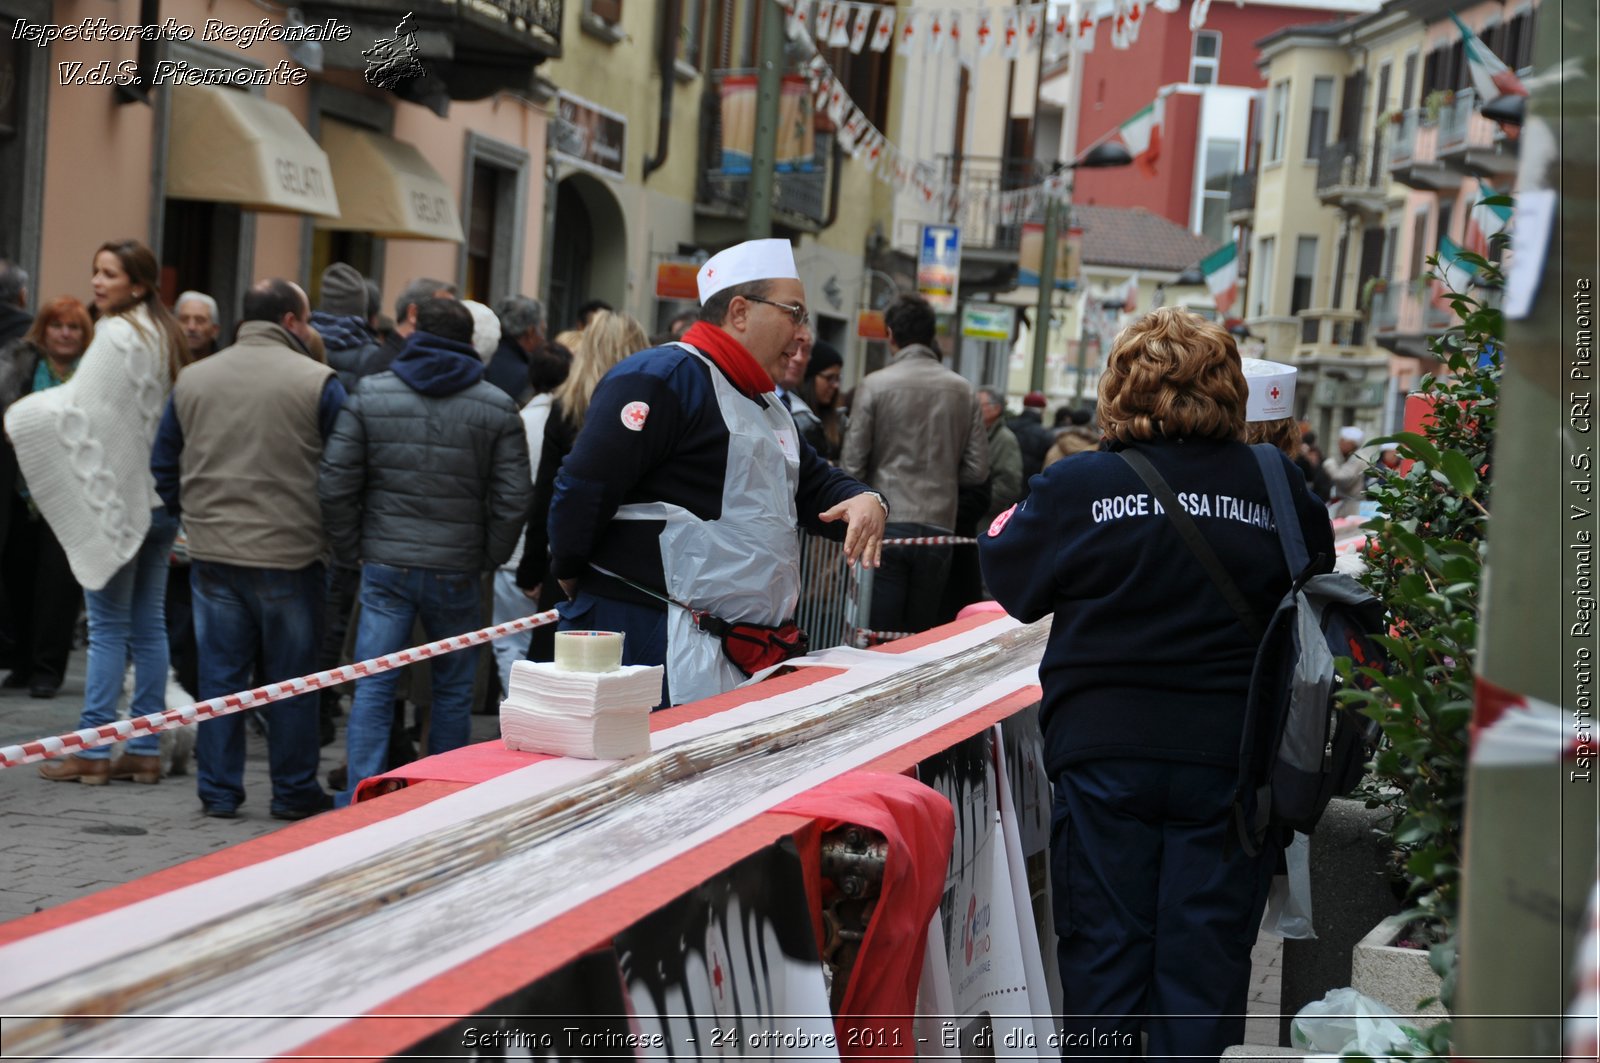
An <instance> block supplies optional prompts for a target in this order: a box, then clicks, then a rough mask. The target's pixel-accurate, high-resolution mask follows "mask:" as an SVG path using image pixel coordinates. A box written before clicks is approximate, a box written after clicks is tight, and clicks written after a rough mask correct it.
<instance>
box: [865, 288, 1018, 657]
mask: <svg viewBox="0 0 1600 1063" xmlns="http://www.w3.org/2000/svg"><path fill="white" fill-rule="evenodd" d="M883 318H884V324H885V325H886V326H887V327H888V330H889V349H890V350H891V351H892V352H893V357H892V358H891V359H890V361H889V364H888V365H886V366H884V367H883V368H882V369H880V370H878V371H877V372H875V373H869V374H867V376H866V378H865V379H864V380H862V381H861V385H860V386H859V387H858V388H856V394H855V400H854V404H853V405H852V406H851V408H850V427H849V429H848V430H847V431H846V432H845V437H844V452H843V454H842V455H841V456H840V459H839V464H840V467H841V468H843V469H844V471H845V473H846V474H848V475H850V476H853V477H855V478H856V479H857V480H860V481H862V482H863V483H865V484H868V485H869V486H871V487H872V488H873V489H874V490H877V491H880V492H882V493H883V495H884V496H885V497H886V498H887V499H888V500H889V512H890V513H891V514H892V515H893V517H894V519H893V520H891V521H890V522H889V524H888V526H887V527H886V528H885V530H884V538H885V539H897V538H911V537H918V536H937V535H949V534H951V531H952V529H953V528H954V527H955V522H956V504H957V497H956V496H957V491H958V489H959V488H962V487H973V486H976V485H978V484H982V483H984V482H985V481H986V480H987V479H988V478H989V440H988V434H987V433H986V432H985V431H984V427H983V415H982V413H981V412H980V411H979V408H978V399H977V396H976V395H974V394H973V391H972V385H971V384H969V383H967V381H966V380H965V378H963V377H962V376H961V375H960V374H958V373H955V372H952V371H951V370H949V369H946V368H945V367H944V366H943V365H941V364H940V358H939V352H938V351H937V350H935V349H934V346H933V343H934V318H933V308H932V307H931V306H929V305H928V301H927V300H926V299H924V298H922V297H921V296H918V295H902V296H900V297H899V298H898V299H896V300H895V301H894V302H893V303H891V304H890V306H889V308H888V309H887V310H886V311H884V315H883ZM951 549H952V548H951V547H949V546H907V547H892V548H889V549H885V550H884V552H883V565H882V567H881V568H879V569H878V572H877V576H876V578H875V579H874V580H873V585H872V615H871V621H870V623H871V625H872V628H873V629H874V630H876V631H912V632H914V631H924V630H926V629H927V628H930V627H932V626H933V625H934V623H935V621H936V619H937V616H938V609H939V598H940V596H941V595H942V594H943V592H944V583H945V578H946V576H947V575H948V574H949V571H950V551H951Z"/></svg>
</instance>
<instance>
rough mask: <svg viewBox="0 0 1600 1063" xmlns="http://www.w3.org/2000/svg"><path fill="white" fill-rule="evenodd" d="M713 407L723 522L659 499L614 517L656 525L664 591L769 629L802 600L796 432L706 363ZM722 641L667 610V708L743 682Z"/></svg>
mask: <svg viewBox="0 0 1600 1063" xmlns="http://www.w3.org/2000/svg"><path fill="white" fill-rule="evenodd" d="M676 346H679V347H682V348H683V349H684V350H686V351H689V352H690V353H691V354H693V355H694V356H695V357H696V358H699V359H700V360H701V361H702V362H705V363H706V366H707V367H708V368H709V369H710V370H711V385H712V388H713V389H714V390H715V393H716V396H717V406H718V408H719V409H720V410H721V412H722V419H723V421H724V422H725V423H726V424H727V426H728V468H727V473H726V475H725V476H724V477H723V482H722V516H721V518H719V519H717V520H702V519H700V518H699V517H697V516H695V515H694V514H693V513H690V512H689V511H688V510H686V509H684V508H683V507H682V506H676V505H672V504H669V503H665V502H645V503H638V504H633V505H625V506H621V507H619V508H618V509H617V514H616V519H617V520H661V521H665V522H666V524H665V526H664V527H663V529H662V532H661V568H662V571H663V572H664V573H665V575H666V582H667V586H666V591H667V594H668V595H669V596H670V597H672V598H676V599H677V600H678V601H680V602H685V603H687V604H689V605H692V606H694V607H695V608H696V609H700V610H703V611H706V612H709V613H712V614H713V615H715V616H718V617H721V618H722V619H723V620H729V621H742V622H745V623H752V624H765V625H767V626H769V627H776V626H777V625H779V624H781V623H783V622H784V621H785V620H789V619H790V618H792V617H793V616H794V611H795V605H796V603H797V602H798V601H799V599H800V540H799V536H798V533H797V528H798V525H799V520H798V518H797V515H796V511H795V503H794V496H795V491H796V490H797V489H798V488H799V484H800V443H799V433H798V432H797V431H796V430H795V426H794V421H793V420H792V419H791V418H790V417H789V414H788V412H787V411H785V410H784V409H783V407H782V406H779V405H778V404H777V402H776V399H775V397H774V396H772V395H771V394H768V395H766V396H763V397H762V398H761V399H759V400H757V401H756V403H755V404H752V403H751V401H750V400H749V399H747V398H745V397H744V396H743V395H742V394H740V393H739V391H738V390H737V389H736V388H734V386H733V385H732V384H731V383H729V382H728V379H727V377H725V376H724V375H723V374H722V370H720V369H718V368H717V367H716V366H715V365H714V364H713V363H712V362H711V360H710V359H708V358H707V357H706V356H705V355H703V354H701V353H700V352H699V351H697V350H695V349H694V348H693V347H691V346H689V345H688V344H686V343H679V344H676ZM744 678H745V677H744V673H742V672H740V671H739V669H738V668H737V667H735V666H734V664H733V662H732V661H730V660H728V658H727V656H726V655H725V654H724V653H723V652H722V642H721V640H719V639H717V638H716V637H714V636H712V635H708V634H706V633H705V632H704V631H701V630H700V629H699V628H697V627H696V626H695V623H694V617H692V616H691V615H690V614H689V611H688V610H686V609H680V608H679V607H678V606H676V605H669V606H667V681H668V685H669V686H670V687H671V692H672V703H673V704H674V705H682V704H684V703H685V702H690V701H699V700H700V699H702V698H709V697H712V696H714V695H717V694H721V693H723V692H724V691H728V690H732V689H733V688H734V687H736V686H738V685H739V684H740V683H742V682H744Z"/></svg>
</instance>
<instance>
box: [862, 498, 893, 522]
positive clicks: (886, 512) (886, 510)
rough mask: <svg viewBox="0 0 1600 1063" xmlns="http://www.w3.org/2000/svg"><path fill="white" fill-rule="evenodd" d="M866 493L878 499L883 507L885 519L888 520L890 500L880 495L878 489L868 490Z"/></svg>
mask: <svg viewBox="0 0 1600 1063" xmlns="http://www.w3.org/2000/svg"><path fill="white" fill-rule="evenodd" d="M865 493H866V494H869V495H871V496H872V497H873V498H876V499H877V500H878V505H880V506H882V507H883V519H884V520H888V519H889V500H888V499H887V498H884V497H883V496H882V495H880V494H879V493H878V492H876V491H867V492H865Z"/></svg>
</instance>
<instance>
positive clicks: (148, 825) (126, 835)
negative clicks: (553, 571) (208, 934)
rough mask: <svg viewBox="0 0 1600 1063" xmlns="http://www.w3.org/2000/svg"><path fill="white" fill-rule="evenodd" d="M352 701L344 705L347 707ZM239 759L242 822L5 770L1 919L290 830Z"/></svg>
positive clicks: (1257, 991) (54, 723)
mask: <svg viewBox="0 0 1600 1063" xmlns="http://www.w3.org/2000/svg"><path fill="white" fill-rule="evenodd" d="M84 656H85V655H84V652H83V651H82V650H75V651H74V652H73V654H72V660H71V662H70V665H69V667H68V670H67V678H66V681H65V683H63V684H62V687H61V691H60V693H58V694H57V695H56V697H54V698H52V699H35V698H30V697H29V696H28V692H27V691H26V690H23V691H13V690H0V745H14V744H16V743H19V742H27V741H31V740H33V739H35V738H42V737H45V736H48V735H57V734H64V733H66V732H68V731H71V730H74V729H76V727H77V725H78V713H79V711H80V710H81V709H82V707H83V681H84ZM346 703H347V704H348V699H346ZM339 724H340V727H339V738H338V740H337V741H335V742H334V743H333V744H331V745H328V746H324V747H323V749H322V764H321V767H320V769H319V771H318V776H319V778H320V779H321V780H322V782H323V784H324V786H326V782H327V776H328V772H329V771H330V770H332V769H333V768H336V767H338V766H339V765H340V764H342V763H343V762H344V718H343V717H341V718H340V720H339ZM497 733H498V721H497V720H496V719H495V718H494V717H493V716H473V717H472V740H473V741H474V742H482V741H487V740H488V739H490V738H493V737H495V735H496V734H497ZM247 734H248V735H249V739H248V743H247V751H246V755H245V791H246V793H247V794H248V797H247V798H246V802H245V804H244V806H243V807H242V808H241V809H240V813H241V815H240V818H238V819H232V820H226V819H207V818H206V817H205V816H203V815H201V813H200V799H199V798H198V797H197V796H196V794H195V783H194V767H193V765H192V764H191V765H190V768H189V774H188V775H180V776H167V777H164V778H163V779H162V780H161V782H159V783H158V784H156V785H154V786H145V785H139V784H137V783H132V782H120V781H116V782H111V783H109V784H108V785H105V786H83V785H80V784H78V783H59V782H49V781H47V780H45V779H42V778H40V777H39V773H38V770H37V768H36V767H34V766H33V765H24V766H22V767H20V768H5V769H0V851H3V852H4V853H5V854H6V862H5V874H4V875H3V876H0V922H4V921H7V920H11V919H15V918H18V917H20V916H24V915H29V914H31V913H33V912H36V911H41V910H43V909H45V908H51V907H54V906H56V905H58V904H62V903H64V902H66V901H70V900H73V899H75V898H78V897H83V896H86V895H88V894H91V893H95V892H97V891H99V890H102V889H105V888H107V887H109V886H116V885H121V884H122V883H125V882H132V881H133V880H135V879H137V878H140V877H142V876H144V875H148V874H150V873H152V872H155V871H160V870H163V869H165V868H168V867H174V866H176V865H178V864H181V863H184V862H185V861H188V860H192V859H194V858H195V857H198V856H203V855H205V854H206V853H210V852H214V851H216V850H218V849H222V848H225V847H227V846H230V845H234V844H237V843H239V842H243V841H248V840H249V839H251V838H257V837H260V836H261V835H263V834H268V833H271V832H272V831H275V830H277V829H278V828H280V827H284V826H287V825H288V824H286V823H284V822H282V821H279V820H275V819H273V818H271V816H269V815H268V811H267V809H268V803H269V797H270V794H271V788H270V784H269V782H268V777H267V745H266V740H265V739H264V738H262V737H261V736H260V735H259V734H257V733H256V732H255V730H254V729H253V728H251V729H248V730H247ZM1251 959H1252V962H1253V964H1254V969H1253V971H1252V973H1251V987H1250V1015H1251V1018H1250V1019H1249V1020H1248V1022H1247V1023H1246V1035H1245V1043H1246V1044H1250V1045H1267V1046H1275V1045H1276V1044H1277V1043H1278V1001H1279V992H1280V987H1281V984H1282V975H1283V969H1282V968H1283V947H1282V944H1281V942H1279V941H1278V940H1276V939H1275V938H1270V937H1265V936H1263V937H1262V938H1261V939H1260V940H1258V941H1257V942H1256V946H1255V950H1254V951H1253V953H1252V954H1251Z"/></svg>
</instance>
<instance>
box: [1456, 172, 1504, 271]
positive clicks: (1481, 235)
mask: <svg viewBox="0 0 1600 1063" xmlns="http://www.w3.org/2000/svg"><path fill="white" fill-rule="evenodd" d="M1510 199H1511V197H1510V196H1506V195H1501V194H1500V193H1497V192H1496V191H1495V190H1494V189H1493V188H1491V187H1490V186H1488V185H1486V184H1484V183H1483V179H1482V178H1481V177H1480V178H1479V179H1478V198H1477V200H1476V201H1475V202H1474V203H1473V205H1472V213H1471V214H1469V215H1468V216H1467V235H1466V247H1467V250H1468V251H1472V252H1474V253H1476V254H1480V255H1482V256H1483V257H1484V258H1488V257H1489V251H1490V248H1489V238H1490V237H1491V236H1495V235H1497V234H1499V233H1503V232H1505V231H1506V230H1507V229H1509V228H1510V227H1511V208H1512V203H1510V202H1508V201H1509V200H1510Z"/></svg>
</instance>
